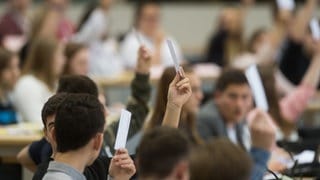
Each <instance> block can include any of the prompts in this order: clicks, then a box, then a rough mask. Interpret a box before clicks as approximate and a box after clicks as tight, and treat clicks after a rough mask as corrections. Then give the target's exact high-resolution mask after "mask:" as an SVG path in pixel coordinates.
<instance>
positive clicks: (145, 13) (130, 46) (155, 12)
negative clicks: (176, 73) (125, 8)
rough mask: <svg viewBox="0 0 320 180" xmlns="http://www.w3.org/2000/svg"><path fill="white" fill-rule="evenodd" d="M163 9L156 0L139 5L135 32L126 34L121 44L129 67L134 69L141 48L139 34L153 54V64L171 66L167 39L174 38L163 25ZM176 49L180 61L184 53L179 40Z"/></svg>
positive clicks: (124, 60)
mask: <svg viewBox="0 0 320 180" xmlns="http://www.w3.org/2000/svg"><path fill="white" fill-rule="evenodd" d="M160 11H161V9H160V6H159V4H157V3H155V2H154V1H151V2H150V1H149V2H146V1H145V2H142V3H139V4H138V5H137V8H136V12H135V19H134V28H135V29H136V31H137V32H136V33H135V32H130V33H128V34H127V35H126V37H125V39H124V40H123V43H122V45H121V46H120V53H121V56H122V59H123V62H124V63H123V64H124V66H125V67H126V68H128V69H133V68H134V65H135V64H136V59H137V56H136V53H135V52H136V51H137V50H138V48H139V46H140V45H139V42H138V39H137V34H138V36H139V37H140V39H141V40H142V42H141V43H143V44H144V45H145V46H146V47H147V48H148V49H150V51H151V53H152V54H153V59H152V65H158V66H159V65H160V66H171V65H173V62H172V60H171V54H170V51H169V48H168V46H167V43H166V39H168V38H169V39H172V38H171V37H169V36H168V35H167V34H165V33H164V32H163V30H162V27H161V12H160ZM174 49H175V51H176V52H177V58H178V60H179V61H181V60H183V57H182V53H181V50H180V47H179V45H178V44H177V42H174Z"/></svg>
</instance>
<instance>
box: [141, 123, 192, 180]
mask: <svg viewBox="0 0 320 180" xmlns="http://www.w3.org/2000/svg"><path fill="white" fill-rule="evenodd" d="M189 151H190V142H189V140H188V138H187V136H186V135H185V134H184V133H183V132H182V131H181V130H178V129H174V128H170V127H155V128H154V129H151V130H149V131H147V132H146V133H145V134H144V135H143V137H142V140H141V143H140V145H139V147H138V150H137V156H136V158H137V159H136V163H137V167H138V174H139V179H141V180H147V179H170V180H187V179H189V162H188V156H189Z"/></svg>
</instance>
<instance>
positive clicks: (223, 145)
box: [190, 138, 258, 180]
mask: <svg viewBox="0 0 320 180" xmlns="http://www.w3.org/2000/svg"><path fill="white" fill-rule="evenodd" d="M251 168H252V163H251V159H250V156H249V155H248V154H247V153H246V151H244V150H243V149H241V148H240V147H239V146H237V145H235V144H234V143H232V142H231V141H230V140H229V139H226V138H218V139H214V140H211V141H209V142H208V143H207V144H204V145H201V146H199V147H196V148H195V150H193V151H192V153H191V156H190V180H198V179H201V180H211V179H214V180H232V179H239V180H248V179H249V177H250V172H251ZM257 179H258V178H257Z"/></svg>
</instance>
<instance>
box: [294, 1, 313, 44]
mask: <svg viewBox="0 0 320 180" xmlns="http://www.w3.org/2000/svg"><path fill="white" fill-rule="evenodd" d="M316 7H317V0H308V1H307V2H306V4H305V5H304V6H303V7H302V8H301V9H300V10H299V12H298V14H297V16H296V18H295V20H294V24H293V27H292V28H290V30H291V31H290V35H291V37H292V38H293V39H294V40H296V41H300V42H301V41H302V40H303V38H304V36H305V34H306V33H307V27H308V25H309V22H310V19H311V18H312V16H313V14H314V12H315V9H316Z"/></svg>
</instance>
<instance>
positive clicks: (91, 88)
mask: <svg viewBox="0 0 320 180" xmlns="http://www.w3.org/2000/svg"><path fill="white" fill-rule="evenodd" d="M57 93H86V94H91V95H93V96H95V97H98V94H99V92H98V87H97V85H96V83H95V82H93V80H92V79H90V78H89V77H87V76H82V75H67V76H62V77H61V78H60V79H59V83H58V89H57Z"/></svg>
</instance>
